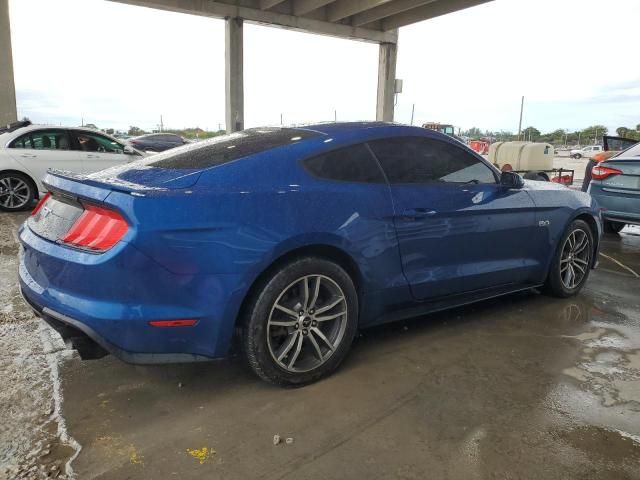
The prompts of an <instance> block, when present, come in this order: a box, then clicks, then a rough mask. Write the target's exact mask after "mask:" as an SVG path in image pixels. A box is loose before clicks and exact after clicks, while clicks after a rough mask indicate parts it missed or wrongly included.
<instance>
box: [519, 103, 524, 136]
mask: <svg viewBox="0 0 640 480" xmlns="http://www.w3.org/2000/svg"><path fill="white" fill-rule="evenodd" d="M522 110H524V95H523V96H522V100H521V102H520V123H518V140H520V133H521V132H522Z"/></svg>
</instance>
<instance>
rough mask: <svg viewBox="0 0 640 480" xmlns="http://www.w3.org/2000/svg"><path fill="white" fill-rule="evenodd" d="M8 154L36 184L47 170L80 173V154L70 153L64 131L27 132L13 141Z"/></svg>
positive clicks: (68, 139)
mask: <svg viewBox="0 0 640 480" xmlns="http://www.w3.org/2000/svg"><path fill="white" fill-rule="evenodd" d="M7 151H8V152H9V155H11V157H12V158H13V159H14V160H15V161H16V162H18V163H20V164H21V165H22V166H23V167H24V168H25V169H26V170H27V171H28V172H30V173H31V175H32V176H33V178H35V179H36V180H38V181H42V179H43V178H44V177H45V175H46V174H47V170H48V169H49V168H55V169H58V170H69V171H72V172H81V171H82V159H81V158H80V154H79V153H78V152H77V151H75V150H73V146H72V142H71V138H70V137H69V132H68V130H66V129H63V128H42V129H37V130H30V131H29V132H27V133H25V134H24V135H21V136H19V137H17V138H16V139H15V140H13V141H12V142H11V143H10V144H9V145H8V150H7Z"/></svg>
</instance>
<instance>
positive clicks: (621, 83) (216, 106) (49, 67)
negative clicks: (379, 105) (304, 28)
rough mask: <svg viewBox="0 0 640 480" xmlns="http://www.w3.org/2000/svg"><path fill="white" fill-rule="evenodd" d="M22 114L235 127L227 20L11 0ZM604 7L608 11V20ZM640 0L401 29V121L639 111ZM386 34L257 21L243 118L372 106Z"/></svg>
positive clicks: (617, 120) (533, 5)
mask: <svg viewBox="0 0 640 480" xmlns="http://www.w3.org/2000/svg"><path fill="white" fill-rule="evenodd" d="M9 8H10V16H11V35H12V44H13V61H14V75H15V82H16V93H17V104H18V115H19V117H20V118H22V117H24V116H26V117H28V118H30V119H31V120H32V121H34V122H37V123H48V124H56V125H57V124H61V125H80V124H81V123H82V122H84V123H93V124H96V125H97V126H98V127H100V128H116V129H127V128H128V127H129V126H131V125H135V126H138V127H141V128H143V129H145V130H151V129H155V128H157V126H158V124H159V123H160V116H161V115H162V119H163V123H164V126H165V128H186V127H195V126H199V127H201V128H205V129H209V130H215V129H218V128H219V127H221V128H224V126H225V125H224V21H223V20H218V19H212V18H204V17H197V16H192V15H185V14H178V13H171V12H163V11H158V10H152V9H147V8H142V7H136V6H130V5H123V4H118V3H112V2H108V1H105V0H56V1H51V0H10V1H9ZM603 19H604V20H603ZM639 22H640V2H639V0H608V1H607V2H605V3H603V2H601V1H599V0H561V1H560V0H496V1H493V2H490V3H488V4H484V5H480V6H477V7H473V8H470V9H467V10H464V11H461V12H457V13H453V14H450V15H446V16H443V17H439V18H436V19H432V20H428V21H425V22H421V23H418V24H414V25H411V26H408V27H404V28H402V29H401V30H400V36H399V46H398V64H397V74H396V76H397V78H401V79H402V80H403V83H404V87H403V92H402V93H401V94H399V95H398V97H397V105H396V112H395V121H397V122H402V123H410V122H411V111H412V107H413V105H415V113H414V124H422V123H424V122H442V123H450V124H453V125H456V126H457V127H460V128H462V129H463V130H464V129H467V128H470V127H478V128H481V129H482V130H485V129H488V130H493V131H498V130H506V131H517V129H518V116H519V109H520V98H521V96H522V95H524V96H525V109H524V118H523V128H524V127H526V126H530V125H531V126H535V127H536V128H538V129H539V130H541V131H543V132H547V131H551V130H555V129H558V128H563V129H570V130H576V129H580V128H584V127H587V126H589V125H593V124H604V125H606V126H607V127H609V129H610V131H613V130H615V128H617V127H619V126H627V127H635V125H637V124H639V123H640V68H639V67H637V62H635V55H634V52H635V51H636V50H637V33H636V32H637V25H638V24H639ZM377 63H378V46H377V45H375V44H371V43H364V42H358V41H353V40H345V39H338V38H332V37H326V36H319V35H313V34H308V33H300V32H294V31H290V30H284V29H281V28H271V27H265V26H257V25H251V24H246V23H245V27H244V79H245V80H244V83H245V126H246V127H252V126H259V125H279V124H280V122H281V116H282V122H283V123H284V124H294V123H307V122H315V121H327V120H333V119H334V115H335V116H336V117H337V119H338V120H374V119H375V102H376V85H377Z"/></svg>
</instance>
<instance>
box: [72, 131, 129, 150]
mask: <svg viewBox="0 0 640 480" xmlns="http://www.w3.org/2000/svg"><path fill="white" fill-rule="evenodd" d="M75 136H76V139H77V140H78V146H79V148H80V150H82V151H83V152H102V153H124V148H123V147H122V145H120V144H119V143H118V142H115V141H114V140H111V139H110V138H107V137H103V136H102V135H98V134H97V133H91V132H75Z"/></svg>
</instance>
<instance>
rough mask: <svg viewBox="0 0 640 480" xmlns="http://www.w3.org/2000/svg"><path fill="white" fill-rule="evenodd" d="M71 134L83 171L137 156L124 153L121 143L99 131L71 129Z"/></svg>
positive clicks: (98, 168)
mask: <svg viewBox="0 0 640 480" xmlns="http://www.w3.org/2000/svg"><path fill="white" fill-rule="evenodd" d="M72 136H73V140H74V144H75V145H76V146H77V148H78V150H79V151H80V156H81V158H82V171H83V172H84V173H92V172H97V171H99V170H104V169H105V168H109V167H113V166H116V165H122V164H124V163H128V162H130V161H132V160H134V159H135V158H139V157H136V156H135V155H130V154H126V153H125V152H124V146H123V145H122V144H120V143H118V142H116V141H115V140H114V139H112V138H109V137H107V136H105V135H101V134H99V133H94V132H90V131H87V130H72Z"/></svg>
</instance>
